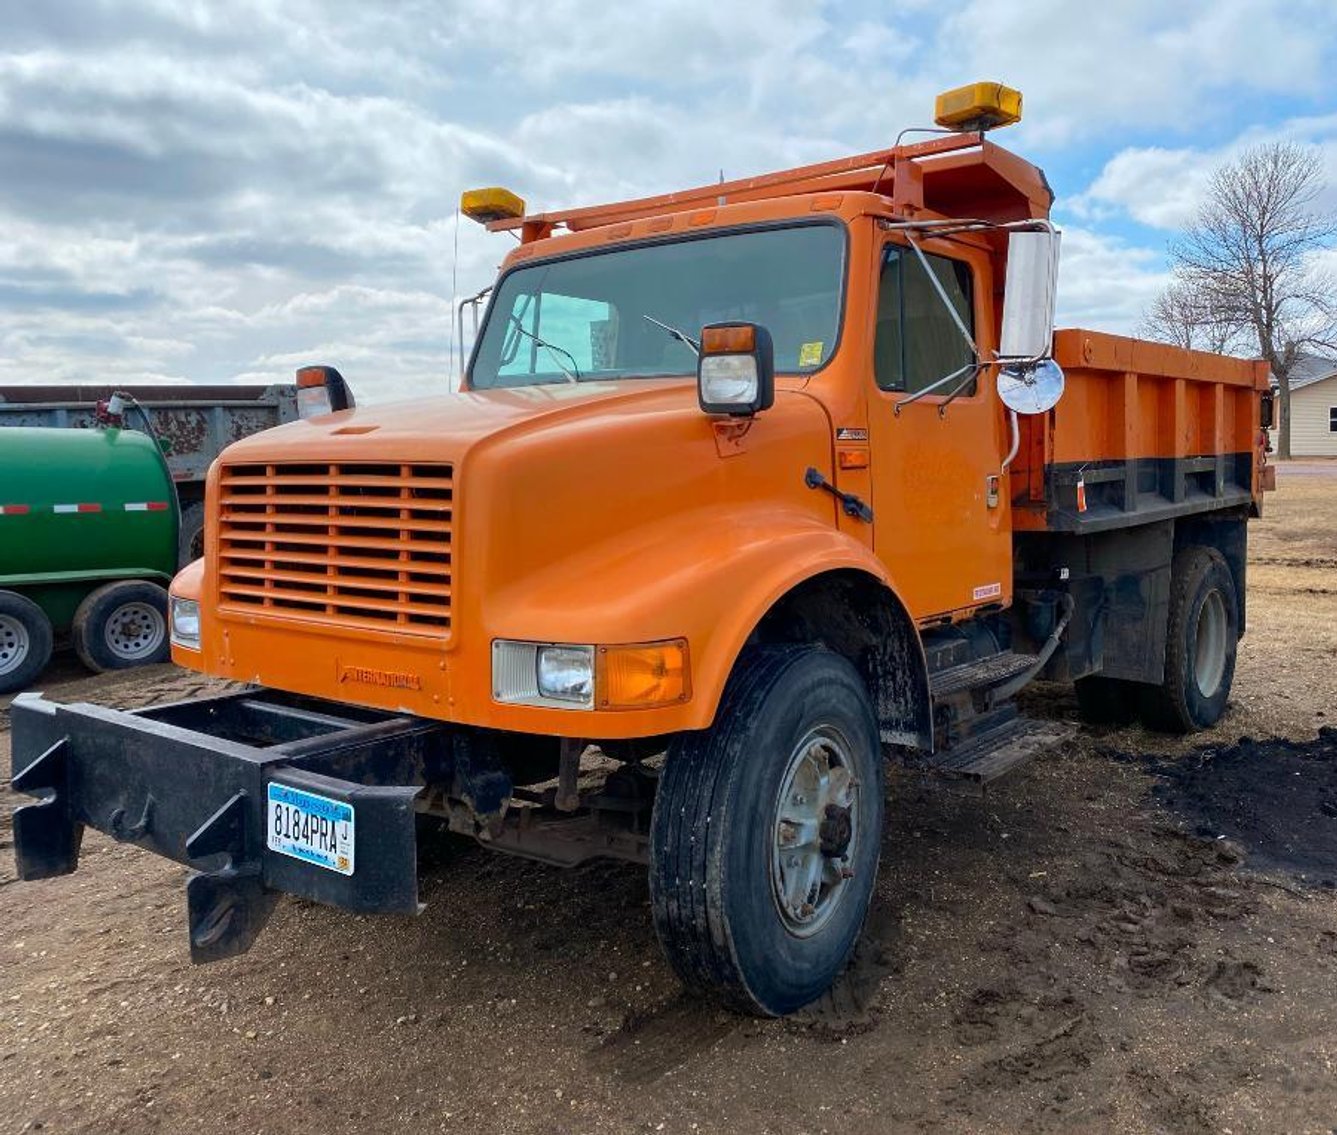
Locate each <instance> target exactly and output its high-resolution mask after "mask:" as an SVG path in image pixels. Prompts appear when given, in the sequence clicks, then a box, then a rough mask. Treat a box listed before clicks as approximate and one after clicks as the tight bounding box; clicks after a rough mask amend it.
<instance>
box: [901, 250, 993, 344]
mask: <svg viewBox="0 0 1337 1135" xmlns="http://www.w3.org/2000/svg"><path fill="white" fill-rule="evenodd" d="M905 243H906V244H908V245H909V246H910V247H911V248H912V249H914V253H915V255H916V256H917V257H918V258H919V263H920V265H921V266H922V267H923V269H924V275H925V276H927V277H928V282H929V283H930V284H932V285H933V290H934V291H935V292H937V293H938V298H939V299H940V300H942V306H943V307H945V308H946V309H947V312H948V314H949V315H951V317H952V322H953V323H955V324H956V329H957V330H958V331H960V332H961V338H962V339H964V340H965V341H966V346H967V347H969V348H970V353H971V355H972V356H973V358H974V359H975V362H976V364H978V363H979V359H980V353H979V350H978V348H976V346H975V337H974V336H973V335H971V333H970V331H969V329H968V328H967V327H966V321H965V320H964V319H962V318H961V313H960V312H959V311H957V310H956V307H955V305H954V304H953V303H952V301H951V297H949V296H948V295H947V289H946V288H944V287H943V286H942V281H941V280H939V279H938V277H937V275H935V273H934V271H933V269H932V268H930V267H929V264H928V257H926V256H925V255H924V251H923V249H921V248H920V247H919V245H917V244H916V243H915V241H914V238H913V237H912V236H910V235H909V234H908V233H907V234H906V237H905Z"/></svg>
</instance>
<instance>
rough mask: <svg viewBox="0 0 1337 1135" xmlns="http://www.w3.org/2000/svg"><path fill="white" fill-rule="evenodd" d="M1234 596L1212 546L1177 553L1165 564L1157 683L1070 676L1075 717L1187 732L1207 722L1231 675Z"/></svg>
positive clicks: (1225, 695) (1221, 702)
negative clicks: (1161, 667)
mask: <svg viewBox="0 0 1337 1135" xmlns="http://www.w3.org/2000/svg"><path fill="white" fill-rule="evenodd" d="M1238 641H1239V602H1238V597H1237V595H1236V592H1235V578H1234V576H1233V575H1232V574H1231V572H1230V567H1229V565H1228V564H1227V563H1226V561H1225V558H1224V557H1223V556H1222V555H1221V553H1220V552H1218V551H1217V550H1216V549H1215V548H1207V547H1191V548H1185V549H1184V550H1183V551H1181V552H1179V553H1177V554H1176V555H1175V558H1174V562H1173V565H1172V567H1171V571H1170V610H1169V616H1168V620H1167V625H1166V636H1165V671H1164V677H1163V679H1162V681H1161V684H1160V685H1158V686H1153V685H1147V684H1143V683H1141V682H1127V681H1123V680H1121V679H1118V678H1106V677H1104V676H1103V675H1099V674H1097V675H1093V676H1092V677H1089V678H1079V679H1078V680H1077V682H1076V690H1077V705H1078V708H1079V709H1080V711H1081V715H1082V719H1083V720H1084V721H1087V722H1090V723H1092V724H1098V725H1127V724H1130V723H1131V722H1133V721H1134V720H1136V719H1137V718H1139V717H1140V718H1141V720H1142V723H1143V724H1144V725H1145V726H1146V727H1147V728H1148V729H1155V730H1159V731H1160V732H1164V733H1194V732H1197V731H1198V730H1200V729H1209V728H1211V727H1212V726H1213V725H1215V724H1216V723H1217V722H1218V721H1219V720H1220V719H1221V716H1222V714H1224V713H1225V710H1226V701H1227V700H1228V699H1229V697H1230V687H1231V683H1232V682H1233V681H1234V678H1235V653H1236V647H1237V643H1238Z"/></svg>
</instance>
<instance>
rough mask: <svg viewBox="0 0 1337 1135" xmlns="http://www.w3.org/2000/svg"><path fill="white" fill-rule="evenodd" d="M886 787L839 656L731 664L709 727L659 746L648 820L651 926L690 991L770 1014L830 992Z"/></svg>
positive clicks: (871, 730) (855, 930)
mask: <svg viewBox="0 0 1337 1135" xmlns="http://www.w3.org/2000/svg"><path fill="white" fill-rule="evenodd" d="M882 784H883V771H882V751H881V742H880V740H879V736H878V727H877V721H876V718H875V716H874V713H873V706H872V702H871V700H870V699H869V695H868V690H867V687H866V686H865V685H864V682H863V680H862V679H861V678H860V677H859V674H858V672H857V671H856V670H855V669H854V667H853V666H852V665H851V664H850V663H849V662H848V661H846V659H844V658H843V657H841V656H840V655H837V654H833V653H831V652H830V651H826V650H821V649H817V648H814V647H801V646H800V647H763V648H760V649H757V650H754V651H752V652H750V653H748V654H745V655H744V656H743V658H742V659H740V661H739V663H738V665H737V667H736V668H735V671H734V674H733V676H732V677H731V678H730V680H729V684H728V687H727V688H726V690H725V693H724V697H723V699H722V700H721V703H720V707H719V711H718V713H717V714H716V718H715V724H714V725H713V726H712V727H711V728H710V729H707V730H704V731H701V732H696V733H688V734H683V735H682V736H680V737H678V738H676V739H675V740H674V741H673V743H672V745H671V746H670V748H669V752H668V755H667V757H666V759H665V763H664V769H663V774H662V776H661V778H660V784H659V791H658V793H657V795H656V798H655V805H654V815H653V818H652V821H651V830H650V901H651V906H652V908H653V912H654V921H655V929H656V931H657V932H658V935H659V940H660V942H661V944H662V945H663V947H664V951H665V953H666V954H667V955H668V958H669V961H670V962H671V963H672V965H673V967H674V969H675V970H677V972H678V974H679V976H680V977H681V978H682V980H683V982H684V983H685V984H686V985H687V987H688V988H689V989H691V990H693V991H694V992H697V993H703V994H706V995H709V996H714V997H718V998H720V999H722V1000H723V1001H725V1002H726V1003H728V1004H730V1005H732V1006H733V1007H735V1008H738V1009H741V1010H743V1011H745V1012H750V1013H756V1014H762V1015H773V1016H779V1015H781V1014H784V1013H789V1012H792V1011H793V1010H795V1009H799V1008H801V1007H802V1006H804V1005H806V1004H808V1003H809V1002H811V1001H813V1000H815V999H816V998H818V997H820V996H821V995H822V994H823V993H825V992H826V990H827V989H828V988H829V987H830V986H831V984H832V983H833V982H834V981H835V980H836V978H837V977H838V976H839V974H840V971H841V970H842V969H843V968H844V966H845V963H846V962H847V961H848V960H849V957H850V955H851V953H852V952H853V950H854V947H855V944H856V942H857V941H858V937H859V932H860V930H861V929H862V927H863V922H864V917H865V915H866V914H867V912H868V904H869V899H870V897H871V895H872V891H873V880H874V876H875V875H876V873H877V863H878V857H879V854H880V850H881V840H882Z"/></svg>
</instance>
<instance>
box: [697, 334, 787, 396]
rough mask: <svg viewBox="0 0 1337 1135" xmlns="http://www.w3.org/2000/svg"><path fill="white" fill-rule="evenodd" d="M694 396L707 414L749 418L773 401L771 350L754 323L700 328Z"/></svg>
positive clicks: (767, 336)
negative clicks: (699, 346) (699, 348)
mask: <svg viewBox="0 0 1337 1135" xmlns="http://www.w3.org/2000/svg"><path fill="white" fill-rule="evenodd" d="M696 395H697V400H698V401H699V402H700V403H701V409H702V410H703V411H705V412H706V413H707V414H729V415H731V416H733V417H742V418H746V417H751V416H752V415H753V414H755V413H757V412H758V411H760V410H769V409H770V408H771V406H772V404H773V403H774V402H775V348H774V346H773V345H772V343H771V333H770V332H769V331H767V330H766V328H764V327H762V326H761V325H759V324H756V323H708V324H707V325H706V326H705V327H703V328H701V350H700V352H699V354H698V355H697V360H696Z"/></svg>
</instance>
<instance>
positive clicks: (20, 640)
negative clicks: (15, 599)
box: [0, 615, 32, 677]
mask: <svg viewBox="0 0 1337 1135" xmlns="http://www.w3.org/2000/svg"><path fill="white" fill-rule="evenodd" d="M31 649H32V639H31V638H29V636H28V628H27V627H25V626H24V625H23V624H22V623H21V622H19V620H18V619H16V618H14V617H13V616H12V615H0V677H3V676H4V675H6V674H12V673H13V672H14V671H15V670H17V669H18V668H19V667H20V666H22V665H23V663H24V662H25V661H26V660H27V657H28V652H29V651H30V650H31Z"/></svg>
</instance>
